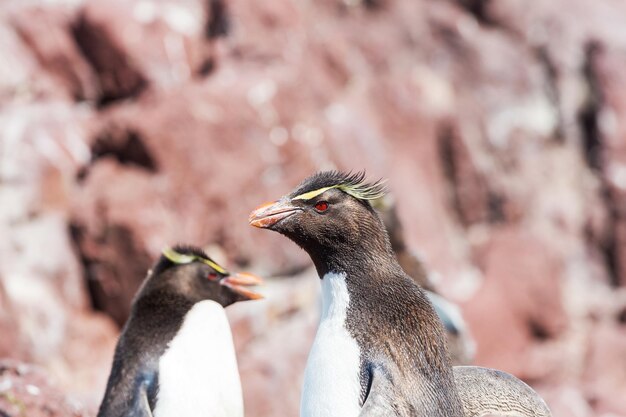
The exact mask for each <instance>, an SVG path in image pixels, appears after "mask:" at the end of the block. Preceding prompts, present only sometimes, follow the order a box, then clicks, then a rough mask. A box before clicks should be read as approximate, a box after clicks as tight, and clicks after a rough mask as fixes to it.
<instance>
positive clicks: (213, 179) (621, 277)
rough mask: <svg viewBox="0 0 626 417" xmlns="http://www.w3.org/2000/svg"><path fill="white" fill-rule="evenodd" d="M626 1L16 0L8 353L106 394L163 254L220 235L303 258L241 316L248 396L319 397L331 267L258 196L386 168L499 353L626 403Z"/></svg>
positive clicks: (476, 326)
mask: <svg viewBox="0 0 626 417" xmlns="http://www.w3.org/2000/svg"><path fill="white" fill-rule="evenodd" d="M625 21H626V4H624V3H623V2H621V1H619V0H603V1H593V0H567V1H565V0H555V1H550V2H547V1H540V0H532V1H520V0H499V1H497V2H496V1H489V0H439V1H433V0H413V1H397V0H343V1H342V0H319V1H308V0H304V1H291V0H270V1H247V0H182V1H174V0H124V1H122V0H109V1H98V0H51V1H46V2H43V1H35V0H28V1H25V0H6V1H4V2H2V4H1V5H0V56H2V57H3V59H2V61H1V62H0V109H1V110H0V235H1V236H3V239H1V240H0V329H1V330H0V331H1V333H2V337H1V338H0V357H10V358H14V359H18V360H21V361H25V362H30V363H36V364H39V365H40V366H42V367H43V368H44V369H46V371H47V372H48V374H49V375H51V378H52V379H54V380H55V381H56V384H58V386H59V387H60V388H61V389H62V390H64V391H65V392H67V393H68V394H70V395H71V396H72V397H74V398H76V399H78V400H79V401H81V402H82V403H83V404H85V405H86V406H87V408H88V409H91V410H93V409H94V408H95V406H96V405H97V403H98V401H99V400H100V396H101V395H102V391H103V387H104V382H105V379H106V376H107V374H108V370H109V369H108V367H109V365H110V360H111V355H112V349H113V346H114V344H115V338H116V334H117V331H118V326H119V324H121V323H123V321H124V320H125V318H126V316H127V314H128V305H129V302H130V300H131V298H132V296H133V293H134V291H135V289H136V288H137V286H138V285H139V283H140V282H141V280H142V279H143V277H144V275H145V271H146V269H147V268H148V266H149V265H150V263H151V262H152V259H154V258H155V257H156V256H157V255H158V253H159V251H160V249H161V248H162V247H163V246H165V245H167V244H172V243H175V242H179V241H180V242H187V243H194V244H199V245H203V246H209V248H210V249H211V252H212V253H213V254H215V255H216V256H217V257H218V258H220V259H221V260H223V261H224V263H226V264H229V265H232V266H233V267H234V268H235V267H236V268H239V269H241V268H250V269H253V270H255V271H256V272H258V273H261V274H265V275H267V276H277V277H278V276H280V277H282V278H276V279H274V280H270V283H269V284H268V299H267V300H266V301H263V302H259V303H250V304H249V305H245V306H237V307H236V308H234V309H233V311H231V317H232V319H233V326H234V328H235V337H236V342H237V346H238V351H239V360H240V368H241V372H242V376H243V380H244V390H245V392H246V409H247V415H249V416H252V417H265V416H278V415H281V416H282V415H285V416H286V415H297V411H296V410H297V408H298V396H299V385H300V382H299V381H300V379H301V372H302V369H303V363H304V361H305V359H306V354H307V351H308V346H309V343H310V340H311V338H312V335H313V332H314V329H315V325H316V320H317V318H316V308H317V299H316V294H317V281H316V278H315V277H314V274H313V272H312V271H310V270H308V269H307V268H308V267H309V261H308V259H307V257H306V256H305V255H304V254H303V253H302V252H301V251H300V250H298V249H297V248H296V247H295V245H293V244H291V243H290V242H288V241H287V240H286V239H282V238H281V237H280V236H276V235H273V234H270V233H263V232H259V231H258V230H253V229H252V228H250V227H249V226H248V225H247V222H246V218H247V214H248V212H249V211H250V210H251V209H252V208H254V207H255V206H256V205H257V204H259V203H261V202H263V201H266V200H268V199H272V198H275V197H277V196H279V195H282V194H283V193H284V192H285V191H287V190H288V189H290V187H292V186H293V185H294V184H296V183H297V182H299V181H300V180H301V179H302V178H303V177H305V176H306V175H308V174H309V173H310V172H312V171H313V170H316V169H324V168H331V167H339V168H342V169H356V170H358V169H363V168H365V169H367V171H368V173H369V175H370V176H371V177H387V178H389V180H390V181H389V185H390V188H391V190H392V192H393V196H394V198H395V200H396V202H397V205H398V208H399V214H400V217H401V219H402V222H403V224H404V229H405V232H406V238H407V240H408V243H409V246H410V248H411V249H412V250H414V251H418V252H419V254H420V255H421V257H422V258H423V259H424V260H425V262H426V264H427V265H428V267H429V269H430V270H431V271H433V274H434V277H435V278H436V285H437V287H438V288H439V289H440V290H441V292H443V294H444V295H446V296H447V297H448V298H449V299H451V300H453V301H455V302H457V303H459V304H460V305H461V307H462V309H463V312H464V314H465V317H466V319H467V320H468V322H469V325H470V328H471V331H472V333H473V335H474V337H475V339H476V342H477V355H476V363H478V364H481V365H486V366H492V367H498V368H501V369H504V370H507V371H509V372H512V373H514V374H516V375H518V376H520V377H521V378H523V379H524V380H526V381H528V382H529V383H531V384H532V385H533V386H534V387H535V388H537V389H538V390H539V391H540V392H541V393H542V394H543V395H544V396H545V397H546V400H547V401H548V403H549V404H550V405H551V406H552V408H553V412H554V415H555V416H577V417H578V416H580V417H591V416H603V415H626V396H625V395H624V391H625V390H626V373H624V369H626V289H625V287H626V101H625V99H624V92H626V71H624V68H625V66H626V28H625V27H624V22H625ZM294 335H298V336H297V337H295V336H294ZM300 335H301V336H300ZM3 387H4V386H2V387H0V396H2V395H3V394H2V393H3V392H4V393H6V392H9V391H8V389H7V390H4V391H3ZM5 395H6V394H5ZM9 412H12V411H9ZM10 415H12V414H10ZM16 415H18V414H16Z"/></svg>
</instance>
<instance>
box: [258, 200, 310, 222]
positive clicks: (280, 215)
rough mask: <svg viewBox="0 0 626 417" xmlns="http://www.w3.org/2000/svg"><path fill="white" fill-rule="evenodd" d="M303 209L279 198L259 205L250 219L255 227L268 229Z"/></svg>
mask: <svg viewBox="0 0 626 417" xmlns="http://www.w3.org/2000/svg"><path fill="white" fill-rule="evenodd" d="M301 210H302V209H301V208H299V207H294V206H292V205H290V204H289V203H288V202H286V201H284V200H278V201H274V202H273V203H266V204H263V205H261V206H260V207H257V208H256V210H254V211H253V212H252V213H250V217H249V218H248V221H249V222H250V224H251V225H252V226H254V227H260V228H263V229H267V228H270V227H272V226H274V225H275V224H276V223H278V222H279V221H281V220H283V219H286V218H287V217H289V216H291V215H292V214H295V213H296V212H298V211H301Z"/></svg>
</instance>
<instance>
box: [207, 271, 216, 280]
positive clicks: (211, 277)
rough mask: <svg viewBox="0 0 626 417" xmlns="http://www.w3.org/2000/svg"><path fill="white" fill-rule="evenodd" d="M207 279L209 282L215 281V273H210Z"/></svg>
mask: <svg viewBox="0 0 626 417" xmlns="http://www.w3.org/2000/svg"><path fill="white" fill-rule="evenodd" d="M207 279H209V280H211V281H215V280H216V279H217V274H216V273H215V272H210V273H209V275H208V276H207Z"/></svg>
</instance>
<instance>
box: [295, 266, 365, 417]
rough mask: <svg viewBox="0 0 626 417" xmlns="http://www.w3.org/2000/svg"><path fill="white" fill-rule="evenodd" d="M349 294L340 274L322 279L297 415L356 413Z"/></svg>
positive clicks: (355, 349)
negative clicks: (316, 324)
mask: <svg viewBox="0 0 626 417" xmlns="http://www.w3.org/2000/svg"><path fill="white" fill-rule="evenodd" d="M349 305H350V294H349V293H348V288H347V286H346V277H345V275H344V274H336V273H328V274H326V275H325V276H324V278H323V279H322V317H321V319H320V325H319V328H318V330H317V335H316V336H315V341H314V342H313V347H312V348H311V352H310V353H309V359H308V361H307V364H306V370H305V372H304V387H303V393H302V403H301V405H300V416H301V417H335V416H341V417H356V416H358V415H359V411H360V406H359V397H360V392H361V387H360V383H359V365H360V349H359V345H358V344H357V343H356V340H354V338H353V337H352V336H351V335H350V333H349V332H348V330H347V329H346V315H347V310H348V306H349Z"/></svg>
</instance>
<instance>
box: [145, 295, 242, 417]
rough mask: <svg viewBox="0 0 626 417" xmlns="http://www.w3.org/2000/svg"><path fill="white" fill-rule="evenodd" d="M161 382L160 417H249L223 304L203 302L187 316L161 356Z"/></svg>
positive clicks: (156, 411)
mask: <svg viewBox="0 0 626 417" xmlns="http://www.w3.org/2000/svg"><path fill="white" fill-rule="evenodd" d="M208 375H211V376H212V377H211V378H207V376H208ZM158 385H159V387H158V398H157V401H156V404H155V408H154V412H153V415H154V417H168V416H243V401H242V393H241V382H240V381H239V372H238V370H237V359H236V358H235V348H234V346H233V342H232V335H231V332H230V326H229V324H228V319H227V318H226V314H225V312H224V308H223V307H222V306H221V305H220V304H219V303H217V302H215V301H212V300H206V301H201V302H199V303H197V304H195V305H194V306H193V307H192V308H191V309H190V310H189V312H188V313H187V314H186V316H185V319H184V321H183V324H182V326H181V328H180V329H179V331H178V333H177V334H176V336H175V337H174V338H173V339H172V341H171V342H170V344H169V347H168V348H167V350H166V351H165V352H164V354H163V355H162V356H161V358H160V360H159V384H158Z"/></svg>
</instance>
